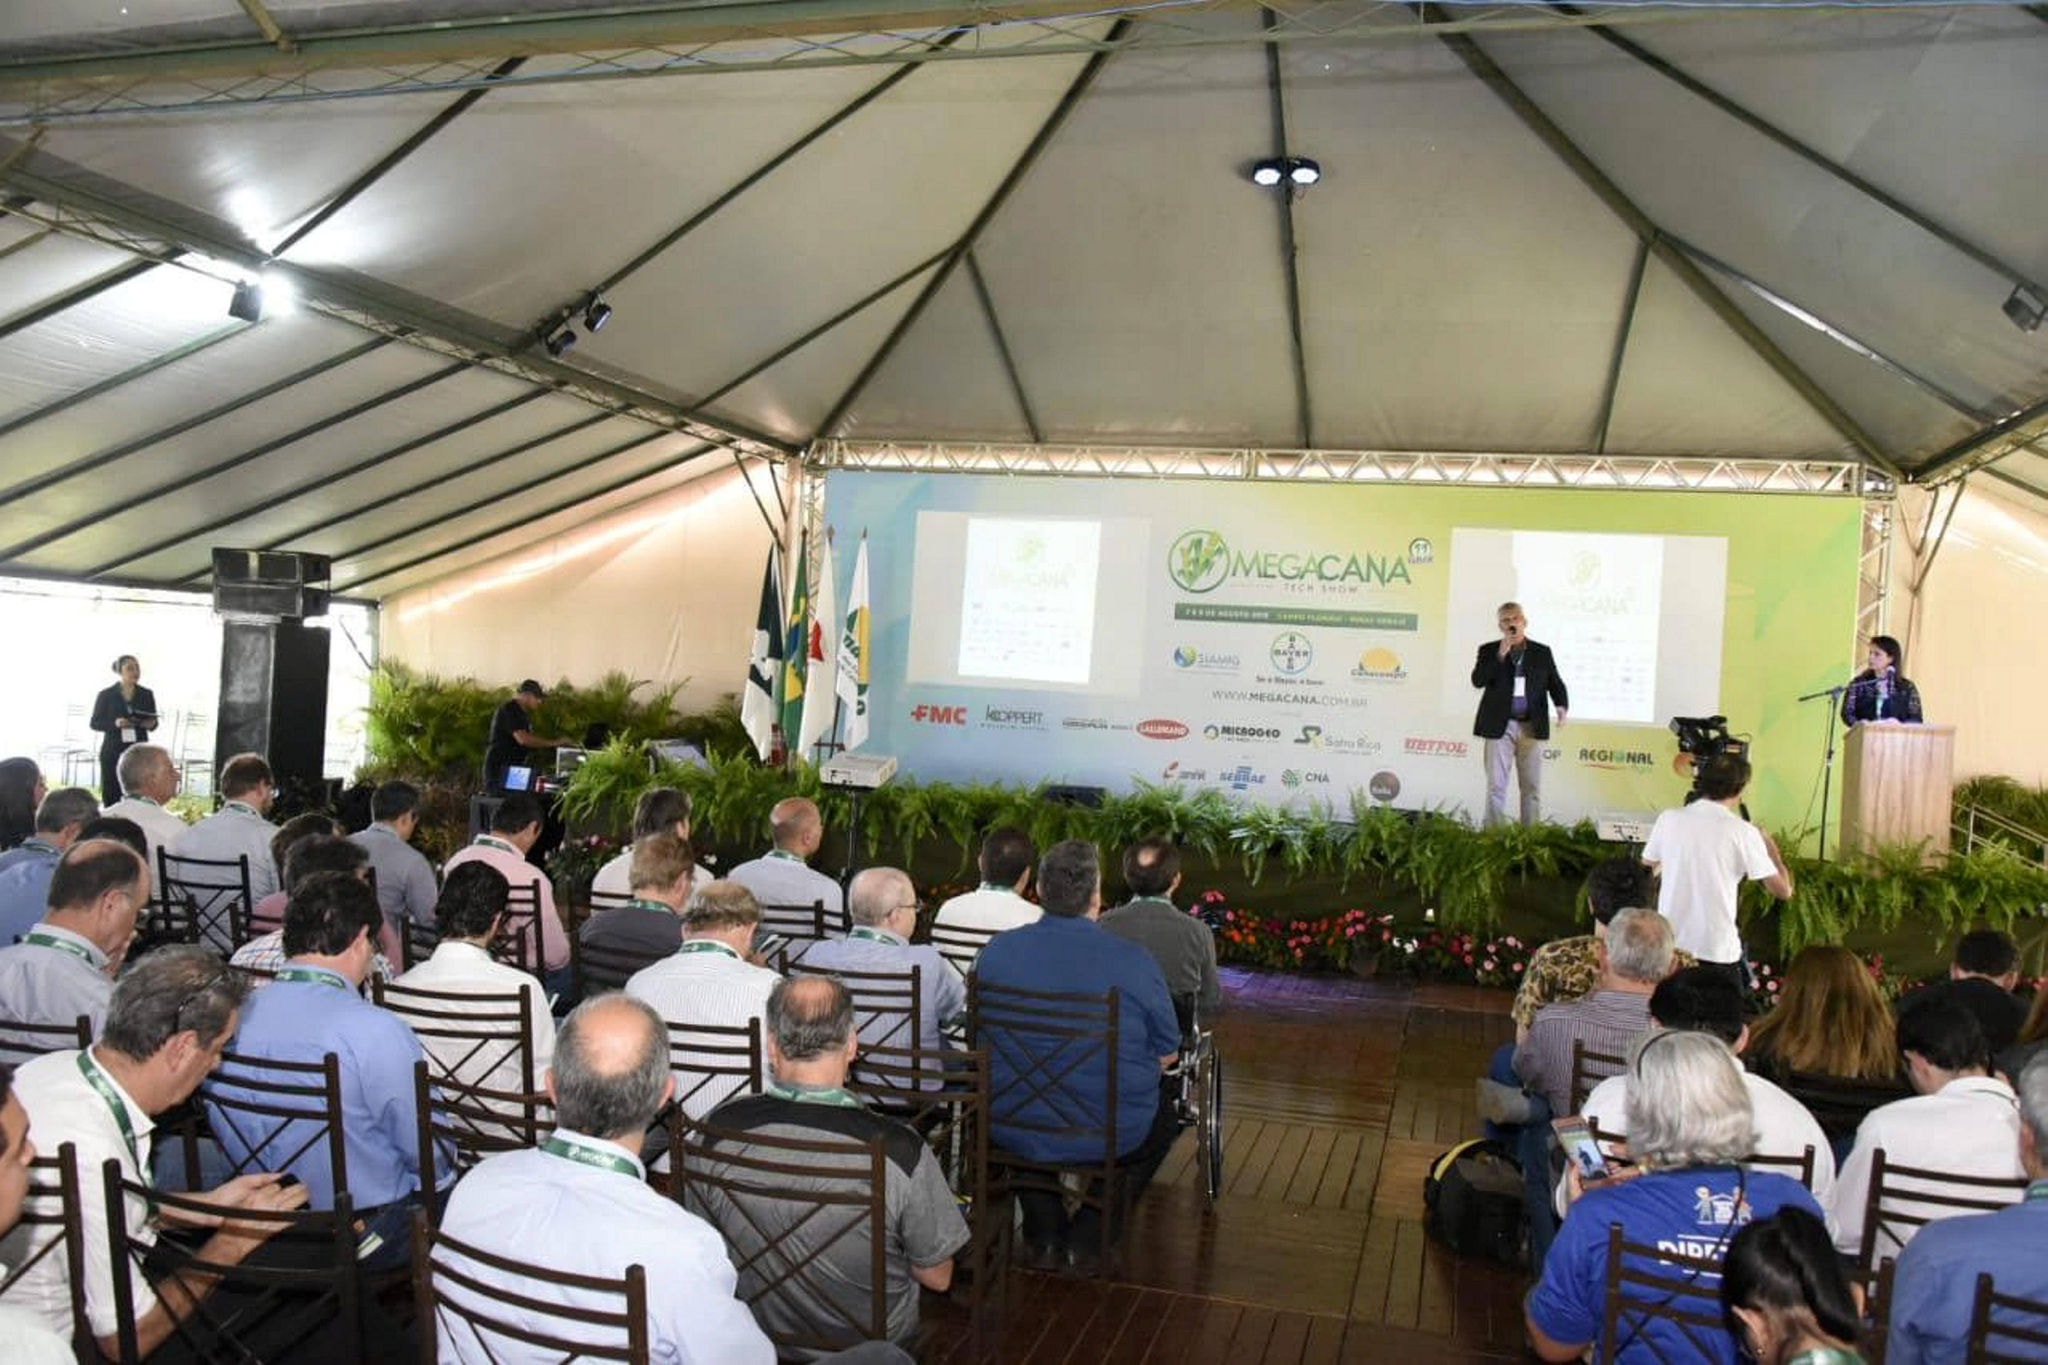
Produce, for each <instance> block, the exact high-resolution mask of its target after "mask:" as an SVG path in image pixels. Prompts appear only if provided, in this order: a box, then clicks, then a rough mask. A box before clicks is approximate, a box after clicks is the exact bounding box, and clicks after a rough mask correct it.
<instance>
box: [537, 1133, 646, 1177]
mask: <svg viewBox="0 0 2048 1365" xmlns="http://www.w3.org/2000/svg"><path fill="white" fill-rule="evenodd" d="M540 1149H541V1150H542V1151H543V1152H546V1153H547V1154H548V1155H549V1156H558V1157H560V1158H562V1159H563V1160H564V1161H573V1162H575V1163H576V1164H577V1165H579V1166H595V1167H597V1169H599V1170H601V1171H616V1172H618V1173H619V1174H620V1175H624V1176H631V1177H632V1178H633V1179H635V1180H639V1179H641V1178H642V1177H641V1174H640V1166H639V1163H637V1162H635V1161H633V1160H632V1159H631V1158H630V1157H623V1156H619V1155H618V1154H617V1153H614V1152H607V1151H603V1150H601V1149H599V1148H596V1147H590V1146H586V1145H585V1144H583V1143H581V1142H578V1141H577V1140H576V1139H575V1138H573V1137H570V1136H567V1135H565V1134H563V1133H560V1132H556V1133H554V1134H552V1135H550V1136H549V1137H548V1138H547V1139H545V1140H544V1141H543V1142H542V1143H541V1144H540Z"/></svg>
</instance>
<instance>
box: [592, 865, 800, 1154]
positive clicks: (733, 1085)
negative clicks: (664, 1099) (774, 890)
mask: <svg viewBox="0 0 2048 1365" xmlns="http://www.w3.org/2000/svg"><path fill="white" fill-rule="evenodd" d="M603 913H605V914H617V913H618V912H617V911H615V910H607V911H604V912H603ZM760 924H761V903H760V902H759V901H757V900H755V899H754V893H753V892H751V891H749V890H747V888H746V887H744V886H741V885H740V884H739V883H738V882H728V881H717V882H707V883H706V884H705V885H703V886H700V887H698V888H697V890H696V892H695V893H694V894H693V895H692V896H691V897H690V903H689V905H688V906H686V907H685V908H684V910H683V943H682V946H681V947H680V948H678V949H677V950H676V951H675V954H674V955H673V956H671V957H665V958H663V959H662V960H661V961H659V962H657V963H655V964H654V965H653V966H651V967H645V968H642V969H641V970H640V971H638V972H635V973H634V974H633V978H632V980H630V981H628V982H627V983H626V994H628V995H630V996H632V997H634V998H635V999H637V1000H644V1001H646V1002H647V1003H648V1004H650V1005H652V1006H653V1007H654V1012H655V1013H656V1014H659V1015H660V1016H661V1017H662V1019H663V1020H664V1021H665V1022H667V1023H669V1024H673V1025H681V1026H686V1027H687V1026H695V1027H700V1028H701V1027H704V1026H706V1025H713V1026H719V1027H727V1028H732V1027H744V1026H745V1025H747V1024H748V1023H752V1022H757V1021H759V1020H760V1019H761V1018H762V1017H763V1016H764V1015H766V1013H767V1012H768V993H769V992H770V991H772V990H774V989H775V983H776V982H777V981H780V980H781V979H782V978H781V977H779V976H777V975H776V974H775V973H774V972H771V971H769V970H768V969H767V968H766V967H763V966H760V965H758V964H757V963H755V962H754V961H753V952H754V931H755V930H756V929H757V928H759V927H760ZM675 1060H676V1061H678V1062H680V1063H681V1064H682V1065H683V1066H685V1067H687V1066H688V1065H690V1063H692V1062H693V1061H694V1062H697V1063H698V1064H700V1065H703V1066H715V1067H721V1068H722V1067H726V1066H730V1065H731V1064H732V1062H733V1060H734V1059H733V1058H732V1057H730V1056H718V1055H713V1054H708V1053H707V1054H694V1053H691V1052H690V1051H689V1050H687V1049H685V1050H684V1051H683V1053H682V1055H681V1056H680V1057H677V1058H675ZM752 1088H753V1087H751V1086H749V1085H747V1084H746V1082H745V1081H743V1080H742V1079H741V1078H739V1077H737V1076H712V1077H710V1078H709V1079H706V1078H705V1076H704V1075H703V1073H702V1072H697V1073H692V1072H690V1071H687V1070H678V1071H677V1072H676V1099H677V1101H678V1102H679V1103H680V1104H681V1105H682V1106H683V1112H684V1113H685V1114H688V1115H689V1116H690V1117H691V1118H693V1119H700V1118H703V1117H704V1116H705V1115H706V1114H708V1113H710V1112H711V1110H712V1108H713V1107H714V1106H716V1105H717V1104H718V1103H719V1102H720V1101H721V1100H723V1099H725V1098H726V1097H727V1096H729V1095H732V1094H735V1093H737V1092H739V1091H741V1090H747V1089H752Z"/></svg>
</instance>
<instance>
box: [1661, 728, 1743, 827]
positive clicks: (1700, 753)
mask: <svg viewBox="0 0 2048 1365" xmlns="http://www.w3.org/2000/svg"><path fill="white" fill-rule="evenodd" d="M1671 733H1672V734H1674V735H1676V736H1678V752H1680V753H1682V754H1685V755H1686V756H1688V757H1689V758H1691V759H1692V788H1691V790H1689V791H1688V792H1686V794H1685V804H1686V805H1688V806H1689V805H1691V804H1692V803H1693V802H1695V801H1697V800H1699V799H1700V796H1701V792H1700V769H1701V768H1703V767H1705V766H1706V764H1707V761H1708V760H1709V759H1714V758H1719V757H1720V756H1721V755H1722V754H1737V755H1746V754H1747V753H1748V752H1749V741H1748V740H1746V739H1739V738H1737V737H1736V736H1735V735H1733V734H1730V733H1729V730H1728V717H1726V716H1673V717H1672V718H1671ZM1741 810H1742V818H1743V819H1745V820H1747V819H1748V818H1749V807H1748V806H1746V805H1745V806H1743V807H1742V808H1741Z"/></svg>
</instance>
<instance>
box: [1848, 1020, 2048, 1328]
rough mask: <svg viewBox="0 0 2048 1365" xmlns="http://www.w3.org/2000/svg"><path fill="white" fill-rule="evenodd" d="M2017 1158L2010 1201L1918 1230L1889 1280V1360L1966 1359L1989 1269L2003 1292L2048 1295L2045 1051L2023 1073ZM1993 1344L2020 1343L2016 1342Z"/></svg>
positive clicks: (2026, 1321)
mask: <svg viewBox="0 0 2048 1365" xmlns="http://www.w3.org/2000/svg"><path fill="white" fill-rule="evenodd" d="M2017 1088H2018V1090H2019V1096H2020V1165H2021V1166H2022V1167H2024V1168H2025V1170H2026V1173H2027V1180H2028V1181H2029V1183H2028V1185H2027V1195H2026V1198H2024V1199H2022V1200H2021V1201H2020V1202H2019V1203H2017V1204H2014V1205H2012V1206H2011V1207H2010V1208H2005V1209H2000V1210H1999V1211H1998V1212H1997V1213H1985V1214H1978V1215H1975V1216H1974V1217H1968V1218H1945V1219H1942V1220H1941V1221H1939V1222H1936V1223H1930V1224H1928V1225H1927V1226H1926V1227H1924V1228H1922V1229H1920V1231H1919V1232H1917V1233H1915V1234H1914V1236H1913V1240H1912V1241H1910V1242H1908V1243H1907V1244H1906V1250H1905V1251H1904V1252H1903V1253H1902V1254H1901V1255H1900V1257H1899V1264H1898V1270H1897V1272H1896V1274H1895V1276H1894V1278H1893V1280H1892V1306H1891V1337H1890V1340H1889V1341H1888V1343H1887V1345H1886V1347H1885V1360H1886V1362H1887V1365H1893V1363H1894V1362H1898V1363H1900V1365H1921V1362H1922V1361H1928V1362H1940V1361H1953V1360H1961V1359H1962V1358H1963V1356H1964V1353H1965V1352H1964V1343H1965V1341H1966V1339H1967V1338H1968V1337H1969V1334H1970V1313H1971V1309H1972V1306H1973V1303H1974V1300H1975V1296H1976V1293H1977V1277H1978V1276H1979V1275H1989V1276H1990V1277H1991V1282H1992V1284H1993V1286H1994V1287H1995V1288H1996V1289H1997V1290H1998V1292H1999V1293H2001V1294H2012V1295H2016V1296H2018V1297H2020V1298H2024V1299H2032V1300H2034V1301H2036V1302H2048V1258H2044V1257H2043V1256H2042V1254H2041V1252H2042V1249H2043V1248H2048V1055H2041V1056H2036V1057H2035V1058H2034V1060H2033V1061H2032V1062H2030V1063H2028V1064H2027V1069H2026V1070H2025V1071H2022V1072H2021V1073H2020V1076H2019V1085H2018V1087H2017ZM1992 1321H1993V1323H1994V1324H1996V1325H1998V1326H2005V1327H2013V1326H2016V1327H2023V1328H2026V1329H2028V1330H2031V1331H2035V1332H2040V1331H2048V1321H2043V1320H2042V1319H2041V1318H2039V1317H2032V1316H2029V1317H2020V1316H2017V1315H2008V1314H2003V1313H2000V1314H1995V1315H1994V1316H1993V1318H1992ZM1992 1345H1993V1346H1994V1347H1995V1348H1997V1347H2002V1348H2003V1349H2007V1350H2021V1349H2022V1348H2021V1347H2020V1345H2019V1344H2018V1343H2016V1342H2013V1341H2011V1340H2009V1339H2008V1340H2006V1341H2004V1342H1998V1341H1995V1340H1994V1342H1993V1343H1992Z"/></svg>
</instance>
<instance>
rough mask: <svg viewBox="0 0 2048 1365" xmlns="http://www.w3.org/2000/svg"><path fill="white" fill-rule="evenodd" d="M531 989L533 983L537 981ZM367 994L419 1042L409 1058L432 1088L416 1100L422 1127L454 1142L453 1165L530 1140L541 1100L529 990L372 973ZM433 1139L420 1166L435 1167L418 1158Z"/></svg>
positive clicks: (464, 1165)
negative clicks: (450, 987) (435, 983)
mask: <svg viewBox="0 0 2048 1365" xmlns="http://www.w3.org/2000/svg"><path fill="white" fill-rule="evenodd" d="M536 989H537V988H536ZM370 991H371V997H372V998H373V999H374V1000H375V1001H376V1002H377V1004H379V1005H380V1006H382V1007H383V1008H385V1009H387V1010H390V1011H391V1012H392V1013H393V1014H396V1015H397V1016H398V1017H399V1018H401V1019H403V1020H405V1022H406V1023H407V1024H408V1025H409V1026H411V1028H412V1031H413V1034H414V1036H415V1037H417V1038H418V1039H419V1040H420V1046H421V1047H422V1048H424V1049H425V1050H426V1053H427V1056H426V1059H425V1060H423V1061H421V1062H418V1063H416V1064H415V1065H416V1067H422V1068H425V1069H426V1070H427V1072H428V1075H429V1089H428V1090H427V1091H421V1092H418V1093H419V1094H420V1095H422V1096H427V1095H431V1096H432V1100H431V1102H428V1101H424V1100H423V1101H422V1102H421V1107H420V1111H419V1119H420V1122H421V1124H422V1125H423V1127H422V1130H421V1131H422V1133H423V1134H425V1133H426V1132H427V1130H428V1129H429V1128H432V1129H433V1130H434V1134H435V1135H436V1136H438V1137H439V1138H440V1139H441V1144H440V1145H441V1146H443V1147H444V1148H446V1147H453V1149H454V1151H455V1154H456V1161H457V1165H456V1169H457V1170H464V1171H466V1170H468V1169H469V1168H470V1167H471V1166H473V1165H475V1164H476V1163H477V1161H479V1160H481V1159H482V1158H483V1157H485V1156H488V1155H490V1154H491V1153H492V1152H499V1151H506V1150H510V1149H512V1148H516V1147H531V1146H534V1145H535V1144H536V1143H538V1142H539V1140H540V1137H539V1134H540V1133H541V1132H542V1131H544V1129H545V1128H550V1127H552V1126H553V1122H552V1120H549V1121H548V1122H547V1123H545V1124H543V1123H542V1122H541V1119H540V1114H541V1111H542V1110H544V1109H547V1108H548V1105H547V1100H546V1097H545V1096H542V1095H540V1094H538V1093H537V1092H538V1090H539V1085H538V1081H537V1077H536V1074H535V1072H536V1067H535V1064H534V1055H533V1036H534V1000H533V996H532V994H531V993H530V992H527V991H523V990H518V991H505V992H502V993H498V992H467V991H436V990H427V989H424V988H422V987H418V986H407V985H404V984H403V983H400V982H389V981H385V980H383V979H382V978H378V979H376V980H374V981H373V982H372V983H371V986H370ZM434 1146H435V1144H434V1143H433V1142H429V1141H426V1140H425V1138H424V1137H423V1138H422V1141H421V1143H420V1148H419V1151H420V1154H421V1157H422V1161H421V1163H420V1168H419V1169H420V1172H421V1175H422V1178H423V1179H426V1178H427V1176H428V1173H429V1172H431V1171H433V1169H434V1167H433V1165H432V1164H430V1163H428V1162H427V1161H426V1160H425V1159H424V1158H425V1156H426V1154H427V1153H428V1152H430V1151H432V1150H433V1148H434Z"/></svg>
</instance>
